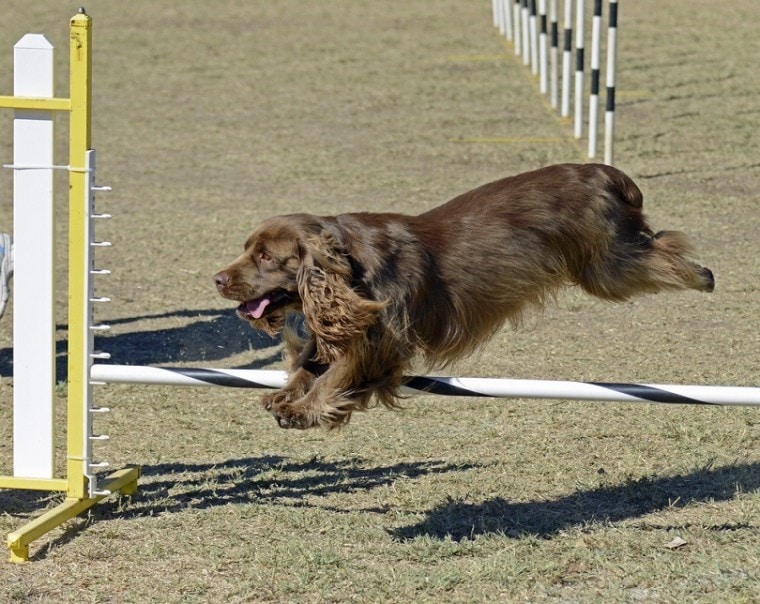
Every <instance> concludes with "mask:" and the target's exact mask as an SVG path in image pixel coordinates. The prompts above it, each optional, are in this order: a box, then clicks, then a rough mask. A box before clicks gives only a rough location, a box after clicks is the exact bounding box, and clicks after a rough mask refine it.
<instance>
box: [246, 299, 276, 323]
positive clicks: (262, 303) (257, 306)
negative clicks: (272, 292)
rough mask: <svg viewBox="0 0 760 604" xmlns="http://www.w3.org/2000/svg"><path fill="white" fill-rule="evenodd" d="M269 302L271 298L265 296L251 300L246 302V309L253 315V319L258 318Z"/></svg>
mask: <svg viewBox="0 0 760 604" xmlns="http://www.w3.org/2000/svg"><path fill="white" fill-rule="evenodd" d="M270 302H271V300H270V299H269V298H268V297H267V296H264V297H263V298H259V299H258V300H251V301H249V302H248V303H247V304H246V310H247V311H248V312H249V313H251V314H252V315H253V318H254V319H260V318H261V316H262V315H263V314H264V310H265V309H266V307H267V306H269V303H270Z"/></svg>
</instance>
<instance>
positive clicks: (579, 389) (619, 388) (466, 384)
mask: <svg viewBox="0 0 760 604" xmlns="http://www.w3.org/2000/svg"><path fill="white" fill-rule="evenodd" d="M90 378H91V381H92V383H93V384H148V385H151V384H152V385H164V386H223V387H229V388H281V387H282V386H283V385H284V384H285V382H286V380H287V373H286V372H284V371H273V370H253V369H210V368H192V367H145V366H138V365H108V364H97V365H93V367H92V370H91V374H90ZM406 390H407V392H408V393H410V394H437V395H442V396H470V397H494V398H526V399H553V400H579V401H599V402H605V401H606V402H622V403H635V402H645V403H670V404H681V405H729V406H760V388H758V387H744V386H684V385H675V384H616V383H602V382H570V381H562V380H525V379H502V378H468V377H431V376H425V377H410V378H409V381H408V382H407V385H406Z"/></svg>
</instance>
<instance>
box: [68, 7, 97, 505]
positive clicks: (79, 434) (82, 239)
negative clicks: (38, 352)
mask: <svg viewBox="0 0 760 604" xmlns="http://www.w3.org/2000/svg"><path fill="white" fill-rule="evenodd" d="M70 25H71V29H70V33H71V40H70V43H71V46H70V58H69V61H70V72H69V74H70V75H69V77H70V88H71V90H70V92H69V94H70V97H71V116H70V119H69V129H70V132H69V165H70V166H71V168H70V170H71V171H70V172H69V296H68V297H69V304H68V311H69V333H68V338H69V351H68V353H69V359H68V380H69V385H68V407H67V426H68V428H67V447H66V449H67V456H68V457H67V462H66V476H67V480H68V496H69V497H76V498H78V499H82V498H84V497H85V494H86V492H87V484H86V482H87V479H86V478H85V470H86V468H85V467H84V464H85V460H84V459H83V456H84V455H83V452H84V448H85V439H86V438H88V437H89V435H88V434H85V433H84V425H85V421H84V420H85V417H84V414H85V413H87V409H86V408H85V404H84V400H85V397H86V392H87V383H86V382H85V380H87V379H88V376H87V375H86V374H85V372H86V367H85V366H84V362H85V361H84V359H85V356H84V355H85V346H86V334H87V330H88V329H89V325H87V324H86V323H87V321H86V316H85V315H86V313H85V311H84V309H85V308H86V304H87V300H85V295H86V291H87V288H86V283H87V281H86V280H87V278H88V275H87V272H86V271H87V270H88V267H87V266H85V263H86V257H85V246H87V245H89V242H88V241H86V232H85V221H86V219H87V200H86V199H85V187H86V179H87V178H89V175H88V174H87V173H86V172H85V171H84V167H85V154H86V152H87V150H88V149H89V148H90V113H91V110H90V104H91V100H92V98H91V96H92V95H91V86H90V78H91V76H92V58H91V54H90V33H91V30H92V19H91V18H90V17H89V16H88V15H86V14H85V13H84V11H83V10H82V9H80V12H79V13H78V14H77V15H75V16H74V17H73V18H72V19H71V24H70Z"/></svg>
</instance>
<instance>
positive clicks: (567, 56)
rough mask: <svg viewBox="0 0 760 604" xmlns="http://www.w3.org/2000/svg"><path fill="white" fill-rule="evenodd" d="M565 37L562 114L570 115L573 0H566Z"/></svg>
mask: <svg viewBox="0 0 760 604" xmlns="http://www.w3.org/2000/svg"><path fill="white" fill-rule="evenodd" d="M564 34H565V39H564V47H563V50H562V105H561V108H560V115H561V116H562V117H568V116H569V115H570V87H571V82H572V78H571V76H570V73H571V69H572V54H573V0H565V31H564Z"/></svg>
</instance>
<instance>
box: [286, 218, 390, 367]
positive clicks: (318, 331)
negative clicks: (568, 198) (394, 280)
mask: <svg viewBox="0 0 760 604" xmlns="http://www.w3.org/2000/svg"><path fill="white" fill-rule="evenodd" d="M300 254H301V268H300V270H299V272H298V291H299V295H300V296H301V301H302V303H303V313H304V316H305V317H306V324H307V325H308V326H309V329H310V330H311V332H312V333H313V334H314V336H315V338H316V342H317V354H316V360H317V361H319V362H320V363H330V362H332V361H334V360H335V359H337V358H338V357H340V356H341V354H344V353H345V352H346V351H347V350H348V349H349V347H350V346H351V344H352V342H354V340H355V339H356V338H358V337H360V336H362V335H363V334H364V333H366V331H367V329H368V328H369V326H370V325H372V323H374V321H375V318H376V317H377V315H378V313H379V312H380V311H381V310H382V309H383V308H384V307H385V303H383V302H375V301H373V300H368V299H367V298H363V297H362V296H360V295H359V294H358V293H357V292H356V291H354V290H353V289H352V288H351V265H350V263H349V261H348V258H347V257H346V254H345V249H344V248H343V246H342V245H341V244H340V243H339V242H338V241H337V239H336V238H335V236H334V235H333V234H331V233H329V232H327V231H322V232H321V233H320V234H318V235H312V236H309V237H307V238H306V239H304V240H303V241H301V242H300Z"/></svg>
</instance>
